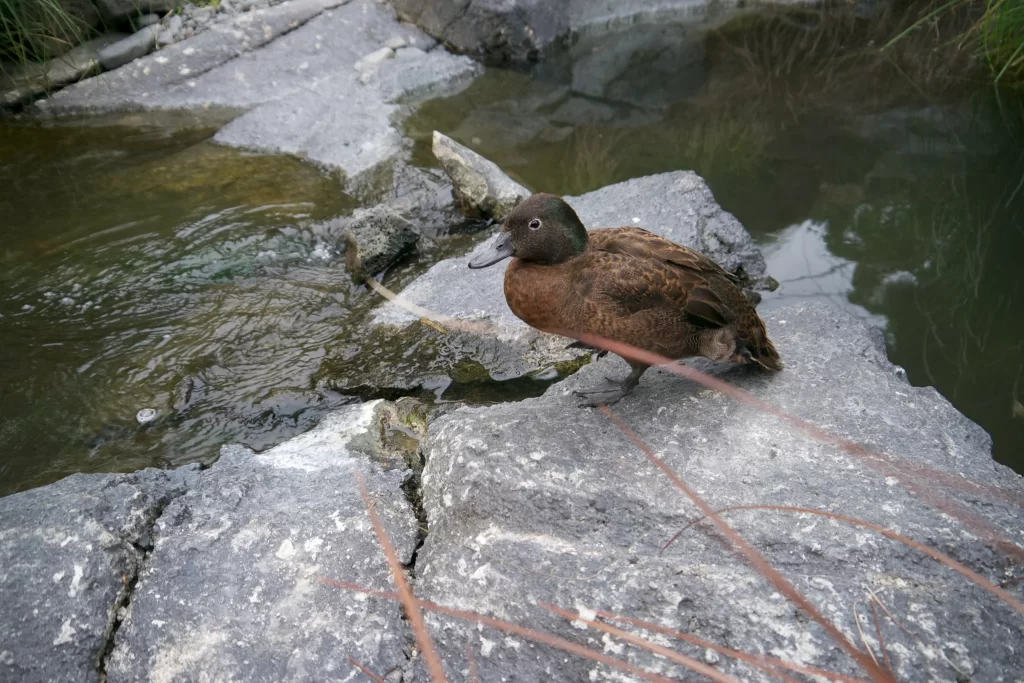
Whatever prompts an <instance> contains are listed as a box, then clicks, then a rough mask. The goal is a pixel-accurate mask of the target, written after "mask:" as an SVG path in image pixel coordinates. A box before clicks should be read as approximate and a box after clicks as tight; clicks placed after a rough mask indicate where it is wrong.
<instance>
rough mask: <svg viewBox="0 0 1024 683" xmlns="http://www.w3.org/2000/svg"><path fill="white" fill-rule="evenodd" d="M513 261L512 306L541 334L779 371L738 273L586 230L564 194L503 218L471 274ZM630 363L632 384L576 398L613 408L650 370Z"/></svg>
mask: <svg viewBox="0 0 1024 683" xmlns="http://www.w3.org/2000/svg"><path fill="white" fill-rule="evenodd" d="M510 256H511V257H513V258H512V262H511V263H510V264H509V266H508V269H507V270H506V271H505V300H506V301H507V302H508V305H509V308H511V309H512V312H513V313H515V314H516V316H517V317H518V318H520V319H521V320H523V321H524V322H525V323H527V324H528V325H530V326H531V327H535V328H536V329H538V330H541V331H543V332H551V333H555V334H566V333H567V332H568V333H576V334H583V333H589V334H594V335H598V336H601V337H605V338H608V339H613V340H615V341H619V342H623V343H626V344H630V345H632V346H636V347H639V348H641V349H644V350H646V351H649V352H652V353H657V354H660V355H662V356H666V357H668V358H672V359H681V358H687V357H691V356H704V357H706V358H710V359H712V360H716V361H727V362H732V363H741V364H746V363H756V364H757V365H760V366H761V367H764V368H767V369H769V370H779V369H781V368H782V360H781V359H780V358H779V354H778V352H777V351H776V350H775V347H774V346H773V345H772V343H771V341H770V340H769V339H768V333H767V331H766V330H765V326H764V321H762V320H761V318H760V316H758V315H757V312H756V311H755V310H754V306H753V305H752V304H751V303H750V301H749V300H748V299H747V297H746V295H745V294H744V293H743V290H742V289H741V288H740V282H739V280H738V279H737V278H736V276H734V275H733V274H731V273H729V272H728V271H726V270H725V269H724V268H722V267H721V266H719V265H718V264H717V263H715V262H714V261H712V260H711V259H709V258H708V257H706V256H704V255H703V254H700V253H698V252H696V251H694V250H692V249H688V248H686V247H683V246H680V245H678V244H676V243H675V242H671V241H669V240H667V239H665V238H663V237H658V236H657V235H654V234H652V233H650V232H648V231H646V230H644V229H642V228H601V229H599V230H593V231H591V232H587V229H586V228H585V227H583V223H582V222H580V219H579V217H578V216H577V215H576V212H575V211H573V209H572V207H571V206H569V205H568V204H567V203H565V201H564V200H562V198H561V197H557V196H555V195H551V194H543V193H541V194H535V195H533V196H532V197H530V198H529V199H527V200H526V201H524V202H523V203H521V204H520V205H519V206H517V207H516V208H515V209H514V210H513V211H512V212H511V213H510V214H509V215H508V216H507V217H506V218H505V219H504V221H503V225H502V230H501V232H500V233H499V234H498V237H497V239H495V241H494V242H493V243H492V244H491V246H490V247H489V248H488V250H487V251H486V252H484V253H483V254H481V255H479V256H477V257H476V258H474V259H473V260H472V261H471V262H470V264H469V267H470V268H486V267H487V266H491V265H494V264H495V263H498V262H499V261H501V260H503V259H505V258H508V257H510ZM570 346H580V344H579V343H577V344H572V345H570ZM602 355H603V354H602ZM626 361H627V362H628V363H629V364H630V366H631V367H632V368H633V371H632V372H631V373H630V374H629V376H628V377H626V379H625V380H623V381H622V382H610V383H609V384H607V385H604V386H600V387H597V388H594V389H592V390H588V391H579V392H576V393H577V395H579V396H580V397H582V398H583V399H584V402H583V403H582V404H581V405H583V406H598V405H611V404H613V403H616V402H617V401H619V400H621V399H622V398H623V397H624V396H626V395H628V394H629V393H630V392H631V391H632V390H633V388H634V387H636V385H637V383H639V381H640V376H641V375H643V374H644V372H645V371H646V370H647V368H648V367H649V366H648V365H644V364H642V363H637V362H635V361H631V360H629V359H626Z"/></svg>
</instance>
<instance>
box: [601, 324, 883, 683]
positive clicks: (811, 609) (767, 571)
mask: <svg viewBox="0 0 1024 683" xmlns="http://www.w3.org/2000/svg"><path fill="white" fill-rule="evenodd" d="M584 341H585V340H584ZM585 343H586V342H585ZM601 412H603V413H604V414H605V415H606V416H607V417H608V419H609V420H611V421H612V423H613V424H614V425H615V426H616V427H618V428H619V430H620V431H621V432H622V433H623V434H625V435H626V437H627V438H629V440H630V441H632V442H633V443H634V444H635V445H636V447H637V448H639V449H640V450H641V451H642V452H643V454H644V455H646V456H647V459H648V460H650V461H651V464H653V465H654V466H655V467H657V468H658V469H660V470H661V471H662V472H664V473H665V476H667V477H668V478H669V480H671V481H672V483H673V484H675V486H676V488H678V489H679V490H680V491H682V492H683V493H684V494H685V495H686V496H687V498H689V499H690V501H691V502H692V503H693V504H694V505H696V506H697V507H698V508H699V509H700V511H701V512H703V513H704V515H705V516H706V517H708V518H709V519H710V520H711V521H712V522H713V523H714V525H715V527H716V528H717V529H718V530H719V531H720V532H721V533H722V535H724V536H725V537H726V538H727V539H729V541H730V542H731V543H732V545H733V546H734V547H735V548H736V549H737V550H739V551H740V553H741V554H742V555H743V556H744V557H745V558H746V559H747V561H748V562H749V563H750V564H751V565H753V566H754V568H755V569H757V571H758V572H759V573H760V574H761V575H762V576H764V577H765V578H767V579H768V580H769V581H770V582H771V583H772V585H774V586H775V588H777V589H778V590H779V592H780V593H782V594H783V595H785V596H786V597H787V598H788V599H789V600H790V601H791V602H793V603H795V604H796V605H797V606H799V607H800V608H801V609H802V610H803V611H804V612H806V613H807V614H808V615H809V616H810V617H811V618H812V619H814V620H815V621H816V622H818V624H820V625H821V627H822V628H823V629H825V632H826V633H828V634H829V636H831V637H832V639H833V640H834V641H835V642H836V643H837V644H838V645H839V647H841V648H842V649H843V650H845V651H846V653H847V654H849V655H850V656H851V657H853V659H854V660H855V661H856V662H857V663H858V664H860V665H861V667H862V668H863V669H864V670H865V671H867V672H868V673H869V674H871V676H872V677H873V678H874V679H875V680H879V681H893V682H895V680H896V679H895V678H893V677H892V674H890V673H889V672H887V671H885V670H883V669H882V668H881V667H880V666H878V664H877V663H876V662H875V661H874V660H873V659H872V658H871V657H868V656H867V655H865V654H864V653H863V652H862V651H861V650H859V649H858V648H857V646H856V645H854V644H853V643H851V642H850V640H849V639H848V638H847V637H846V636H844V635H843V633H842V632H841V631H840V630H839V629H838V628H836V626H835V625H834V624H833V623H832V622H831V621H829V620H828V619H826V618H825V616H824V615H823V614H821V613H820V612H819V611H818V610H817V608H816V607H815V606H814V605H812V604H811V603H810V601H809V600H808V599H807V598H805V597H804V596H803V594H802V593H800V591H798V590H797V589H796V586H794V585H793V584H792V583H790V582H789V580H787V579H786V578H785V577H784V576H782V574H780V573H779V572H777V571H776V570H775V568H774V567H772V566H771V565H770V564H768V562H767V561H766V560H765V559H764V558H763V557H762V556H761V554H760V553H759V552H757V550H755V549H754V547H753V546H752V545H750V544H749V543H747V541H746V540H744V539H743V537H741V536H740V535H739V534H737V533H736V532H735V531H733V530H732V528H731V527H730V526H729V525H728V524H726V523H725V521H724V520H723V519H722V518H721V517H719V516H718V515H717V514H715V511H714V510H713V509H712V508H711V506H710V505H708V503H707V502H706V501H705V500H704V499H703V498H701V497H700V496H699V495H697V493H696V492H695V491H694V490H692V489H691V488H690V487H689V486H688V485H687V484H686V482H684V481H683V480H682V478H681V477H680V476H679V475H678V474H676V473H675V471H673V470H672V468H671V467H669V466H668V465H666V464H665V461H664V460H662V459H661V458H659V457H658V456H657V455H655V454H654V451H652V450H651V448H650V446H648V445H647V444H646V443H645V442H644V441H643V440H642V439H641V438H640V437H639V436H637V434H636V432H634V431H633V430H632V429H631V428H630V427H629V425H627V424H626V423H625V422H623V421H622V420H621V419H620V418H619V417H618V415H616V414H615V413H613V412H612V411H611V410H610V409H609V408H608V406H602V407H601Z"/></svg>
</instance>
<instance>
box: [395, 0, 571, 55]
mask: <svg viewBox="0 0 1024 683" xmlns="http://www.w3.org/2000/svg"><path fill="white" fill-rule="evenodd" d="M392 4H393V5H394V6H395V9H396V10H398V14H399V16H400V17H401V18H402V19H404V20H406V21H411V22H413V23H415V24H416V25H418V26H420V27H421V28H422V29H423V30H424V31H426V32H427V33H429V34H430V35H432V36H434V37H435V38H437V39H439V40H441V41H442V42H444V43H445V44H446V45H450V46H452V48H453V49H455V50H457V51H459V52H465V53H468V54H472V55H474V56H477V57H481V58H483V59H484V60H485V61H486V62H488V63H492V64H505V63H510V62H525V61H536V60H537V59H538V57H539V55H540V51H541V50H542V49H543V48H546V47H547V46H549V45H551V44H552V43H554V42H555V41H556V40H558V39H559V38H560V37H563V36H565V35H567V34H568V32H569V17H568V13H567V11H566V4H567V2H566V0H555V1H549V0H513V1H511V2H510V1H509V0H440V1H435V0H393V3H392Z"/></svg>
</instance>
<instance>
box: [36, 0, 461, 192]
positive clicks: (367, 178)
mask: <svg viewBox="0 0 1024 683" xmlns="http://www.w3.org/2000/svg"><path fill="white" fill-rule="evenodd" d="M339 5H340V6H339ZM326 9H330V10H331V11H330V12H325V11H324V10H326ZM396 35H397V36H402V37H405V39H406V40H407V41H408V42H409V43H415V44H417V45H423V46H428V47H429V46H432V45H433V43H434V41H433V40H431V39H430V38H429V37H428V36H426V35H425V34H423V32H422V31H420V30H418V29H416V28H415V27H412V26H408V25H403V24H400V23H399V22H398V21H397V19H396V17H395V14H394V12H393V11H392V10H391V8H389V7H387V6H386V5H382V4H380V3H377V2H374V1H373V0H352V1H351V2H346V3H343V2H342V0H291V1H290V2H287V3H283V4H280V5H276V6H274V7H271V8H269V9H267V10H265V11H260V12H258V13H256V12H249V13H244V14H238V15H236V16H232V17H225V18H224V19H223V20H222V21H220V22H219V23H218V28H217V30H216V31H212V32H211V31H202V32H200V33H198V34H197V35H196V36H195V37H193V38H189V39H186V40H182V41H180V42H176V43H175V44H174V45H170V46H169V47H166V48H164V49H162V50H160V51H159V53H157V54H154V55H150V56H148V57H145V58H143V59H139V60H137V61H135V62H133V63H132V64H129V65H127V66H125V67H123V68H121V69H118V70H117V71H115V72H110V73H106V74H101V75H100V76H98V77H96V78H93V79H90V80H88V81H85V82H82V83H80V84H77V85H75V86H73V87H71V88H65V89H64V90H63V91H61V92H59V93H56V94H55V95H54V96H53V97H51V98H50V99H49V100H47V101H46V103H45V104H41V105H38V106H40V108H41V109H42V110H44V111H47V112H49V113H51V114H54V115H65V114H80V113H84V112H89V113H95V112H108V111H112V110H138V109H196V110H204V111H205V110H208V109H221V108H229V109H236V110H240V111H242V112H243V113H242V114H241V115H239V116H238V117H236V118H235V119H234V120H233V121H231V123H229V124H228V125H227V126H225V127H224V128H222V129H221V130H220V131H219V132H218V133H217V135H216V137H215V140H216V141H217V142H218V143H221V144H225V145H231V146H234V147H240V148H244V149H252V150H256V151H260V152H277V153H284V154H295V155H299V156H302V157H304V158H305V159H307V160H309V161H310V162H311V163H314V164H318V165H320V166H323V167H325V168H327V169H330V170H333V171H340V173H341V174H342V175H343V177H344V182H345V183H346V186H347V188H346V189H347V191H349V192H350V193H353V194H357V195H360V196H361V194H362V192H363V187H364V186H366V185H372V184H373V183H374V182H376V181H377V180H378V176H379V175H381V174H385V173H387V172H388V171H389V167H390V166H392V165H393V164H394V163H395V162H396V160H397V159H399V158H400V157H401V156H402V155H403V154H404V147H403V144H402V135H401V134H400V133H399V131H398V128H397V126H398V125H399V124H400V119H401V117H403V116H405V115H406V114H407V113H408V112H409V111H411V108H410V107H409V106H408V98H410V97H421V96H425V95H427V94H433V93H435V92H441V91H446V90H447V89H448V88H459V87H463V86H464V85H466V84H467V83H468V80H469V79H471V78H472V77H474V76H475V75H476V74H478V73H480V67H479V65H477V64H475V63H473V61H472V60H470V59H468V58H466V57H456V56H454V55H451V54H449V53H447V52H446V51H444V50H432V51H430V52H426V53H424V54H422V55H420V56H418V57H415V58H411V59H403V60H401V62H398V61H397V60H390V59H389V60H386V61H385V62H384V63H383V64H381V65H380V66H379V71H378V72H377V75H376V78H375V79H374V81H373V82H372V83H370V84H367V85H363V84H361V83H360V82H359V78H360V72H359V71H357V70H356V69H354V68H353V67H354V65H355V64H356V63H357V62H358V61H359V60H360V59H361V58H362V57H364V56H365V55H368V54H369V53H371V52H373V51H375V50H378V49H380V46H381V42H382V41H383V40H384V39H385V37H395V36H396ZM271 41H272V42H271ZM267 43H271V44H269V45H268V44H267ZM242 57H244V58H242ZM399 99H401V101H402V102H403V105H402V106H399V105H398V104H396V102H397V101H398V100H399Z"/></svg>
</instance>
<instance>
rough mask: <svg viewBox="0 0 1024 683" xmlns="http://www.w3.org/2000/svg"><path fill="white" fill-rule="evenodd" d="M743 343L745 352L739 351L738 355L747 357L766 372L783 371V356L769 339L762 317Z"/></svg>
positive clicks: (759, 317) (752, 327)
mask: <svg viewBox="0 0 1024 683" xmlns="http://www.w3.org/2000/svg"><path fill="white" fill-rule="evenodd" d="M746 337H747V338H746V339H744V340H743V341H742V342H741V343H742V345H743V346H744V347H745V348H744V349H743V350H740V349H737V353H738V354H740V355H743V356H745V357H746V359H747V360H748V362H753V363H757V364H758V365H760V366H761V367H762V368H764V369H765V370H781V369H782V368H783V363H782V356H780V355H779V352H778V351H777V350H776V349H775V345H774V344H772V340H771V339H769V338H768V330H767V329H765V326H764V321H763V320H761V316H757V322H756V323H755V324H753V325H751V329H750V334H748V335H746Z"/></svg>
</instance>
